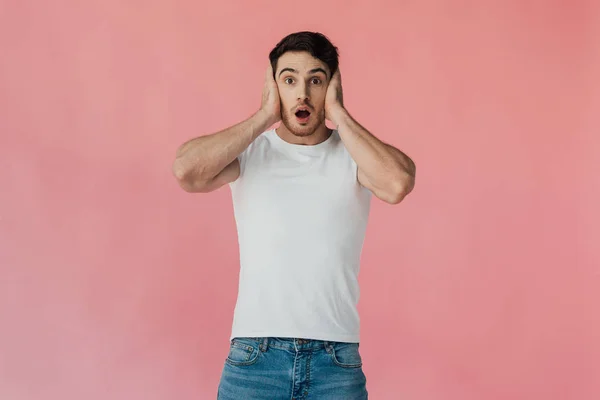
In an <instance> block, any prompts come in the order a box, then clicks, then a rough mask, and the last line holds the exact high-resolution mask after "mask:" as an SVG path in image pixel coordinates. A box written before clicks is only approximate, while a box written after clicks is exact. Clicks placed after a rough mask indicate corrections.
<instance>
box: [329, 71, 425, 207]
mask: <svg viewBox="0 0 600 400" xmlns="http://www.w3.org/2000/svg"><path fill="white" fill-rule="evenodd" d="M329 85H330V86H329V88H328V91H327V100H326V113H327V119H329V120H330V121H332V122H333V123H334V124H335V125H336V126H337V129H338V132H339V134H340V137H341V139H342V141H343V142H344V145H345V146H346V148H347V149H348V152H349V153H350V155H351V156H352V158H353V159H354V160H355V161H356V164H357V165H358V181H359V182H360V184H361V185H363V186H365V187H366V188H368V189H369V190H371V192H373V194H375V196H377V197H378V198H379V199H381V200H383V201H385V202H386V203H389V204H398V203H399V202H401V201H402V200H403V199H404V197H406V195H408V194H409V193H410V192H411V191H412V189H413V188H414V185H415V172H416V168H415V164H414V162H413V161H412V160H411V159H410V158H409V157H408V156H407V155H406V154H404V153H403V152H401V151H400V150H398V149H397V148H395V147H393V146H391V145H389V144H386V143H383V142H382V141H381V140H379V139H378V138H376V137H375V136H374V135H372V134H371V133H370V132H369V131H368V130H366V129H365V128H364V127H362V126H361V125H360V124H359V123H358V122H357V121H356V120H354V118H352V117H351V116H350V114H349V113H348V112H347V111H346V109H345V108H344V107H343V101H342V88H341V78H340V74H339V71H338V72H336V74H335V75H334V76H333V77H332V79H331V82H330V83H329ZM329 89H331V90H329Z"/></svg>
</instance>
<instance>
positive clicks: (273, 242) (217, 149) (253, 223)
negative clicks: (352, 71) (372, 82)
mask: <svg viewBox="0 0 600 400" xmlns="http://www.w3.org/2000/svg"><path fill="white" fill-rule="evenodd" d="M269 58H270V66H269V68H268V69H267V73H266V78H265V85H264V89H263V95H262V106H261V107H260V109H259V110H258V111H257V112H256V113H254V114H253V115H252V116H251V117H250V118H248V119H247V120H245V121H243V122H241V123H239V124H237V125H235V126H232V127H230V128H228V129H225V130H223V131H220V132H217V133H214V134H211V135H206V136H202V137H199V138H196V139H193V140H191V141H189V142H187V143H184V144H183V145H182V146H181V147H180V148H179V149H178V151H177V158H176V160H175V162H174V165H173V172H174V174H175V176H176V177H177V180H178V182H179V184H180V185H181V187H182V188H183V189H184V190H186V191H188V192H202V193H206V192H211V191H213V190H215V189H217V188H219V187H221V186H223V185H225V184H229V186H230V188H231V192H232V197H233V205H234V214H235V219H236V224H237V230H238V240H239V246H240V249H239V250H240V277H239V288H238V289H239V290H238V299H237V304H236V307H235V311H234V317H233V328H232V332H231V337H230V349H229V354H228V356H227V358H226V360H225V363H224V368H223V371H222V375H221V380H220V383H219V388H218V398H219V399H235V400H240V399H244V400H247V399H269V400H275V399H282V400H283V399H287V400H289V399H290V398H291V399H305V398H311V399H319V400H330V399H340V400H341V399H343V400H351V399H366V398H367V396H368V394H367V389H366V378H365V375H364V373H363V370H362V360H361V355H360V353H359V349H358V347H359V341H360V337H359V315H358V312H357V303H358V298H359V286H358V280H357V278H358V272H359V258H360V254H361V251H362V245H363V239H364V235H365V229H366V225H367V218H368V214H369V206H370V200H371V195H372V194H374V195H375V196H376V197H378V198H379V199H381V200H383V201H385V202H387V203H390V204H397V203H399V202H400V201H401V200H402V199H403V198H404V197H405V196H406V195H407V194H408V193H409V192H410V191H411V190H412V188H413V185H414V179H415V165H414V163H413V162H412V160H411V159H410V158H409V157H407V156H406V155H405V154H404V153H402V152H401V151H400V150H398V149H396V148H394V147H392V146H390V145H388V144H385V143H383V142H382V141H380V140H379V139H377V138H376V137H375V136H373V135H372V134H371V133H370V132H368V131H367V130H366V129H365V128H363V127H362V126H361V125H360V124H359V123H358V122H356V121H355V120H354V119H353V118H352V117H351V116H350V114H349V113H348V111H347V110H346V109H345V108H344V103H343V98H342V83H341V76H340V71H339V68H338V50H337V48H336V47H335V46H334V45H333V44H332V43H331V42H330V41H329V40H328V39H327V38H326V37H325V36H324V35H322V34H320V33H313V32H298V33H294V34H291V35H289V36H287V37H285V38H284V39H282V40H281V41H280V42H279V43H278V44H277V46H276V47H275V48H274V49H273V50H272V52H271V53H270V55H269ZM326 119H327V120H329V121H331V122H332V123H333V124H334V125H335V127H336V129H334V130H331V129H329V128H328V127H327V126H326V125H325V120H326ZM279 121H281V124H279V126H278V127H277V128H276V129H268V128H270V127H272V126H273V125H274V124H276V123H277V122H279Z"/></svg>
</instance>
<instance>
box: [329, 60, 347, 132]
mask: <svg viewBox="0 0 600 400" xmlns="http://www.w3.org/2000/svg"><path fill="white" fill-rule="evenodd" d="M343 110H344V98H343V93H342V77H341V75H340V69H339V68H338V70H337V71H336V72H335V74H333V76H332V77H331V80H330V81H329V86H327V94H326V95H325V118H327V119H328V120H330V121H331V122H333V123H334V124H336V125H338V122H337V120H336V117H337V116H338V114H339V113H340V111H343Z"/></svg>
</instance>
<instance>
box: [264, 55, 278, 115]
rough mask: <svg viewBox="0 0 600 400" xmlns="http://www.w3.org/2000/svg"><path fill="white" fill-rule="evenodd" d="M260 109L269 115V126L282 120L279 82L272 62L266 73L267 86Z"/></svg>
mask: <svg viewBox="0 0 600 400" xmlns="http://www.w3.org/2000/svg"><path fill="white" fill-rule="evenodd" d="M260 111H261V112H262V113H263V114H264V115H265V116H266V117H267V119H268V121H269V126H271V125H273V124H275V123H276V122H279V121H281V103H280V101H279V89H278V88H277V82H275V79H274V78H273V67H272V66H271V64H270V63H269V68H267V72H266V75H265V86H264V87H263V93H262V105H261V108H260Z"/></svg>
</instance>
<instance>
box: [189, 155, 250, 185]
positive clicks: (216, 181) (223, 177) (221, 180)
mask: <svg viewBox="0 0 600 400" xmlns="http://www.w3.org/2000/svg"><path fill="white" fill-rule="evenodd" d="M239 176H240V161H239V160H238V159H237V158H236V159H234V160H233V161H232V162H230V163H229V164H227V166H226V167H225V168H223V170H221V172H219V173H218V174H217V176H215V177H214V178H212V179H211V180H209V181H207V182H195V183H194V184H193V185H192V187H189V188H186V190H187V191H188V192H195V193H209V192H212V191H215V190H217V189H219V188H220V187H221V186H224V185H227V184H228V183H231V182H233V181H235V180H236V179H237V178H239Z"/></svg>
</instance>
